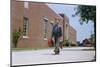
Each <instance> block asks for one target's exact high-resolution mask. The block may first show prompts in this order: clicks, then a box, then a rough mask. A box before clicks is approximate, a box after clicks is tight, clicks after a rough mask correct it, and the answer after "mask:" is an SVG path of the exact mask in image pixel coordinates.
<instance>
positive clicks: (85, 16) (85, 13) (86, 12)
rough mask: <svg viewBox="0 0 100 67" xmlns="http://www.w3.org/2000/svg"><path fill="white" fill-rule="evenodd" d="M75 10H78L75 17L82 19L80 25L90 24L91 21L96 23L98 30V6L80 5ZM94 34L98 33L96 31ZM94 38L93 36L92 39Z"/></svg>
mask: <svg viewBox="0 0 100 67" xmlns="http://www.w3.org/2000/svg"><path fill="white" fill-rule="evenodd" d="M75 9H76V13H75V14H74V15H73V16H74V17H75V16H79V17H80V19H79V21H80V24H83V22H85V23H88V22H89V21H92V22H93V23H94V28H96V6H86V5H79V6H78V7H77V8H75ZM94 32H96V31H95V30H94ZM92 36H93V35H91V37H92ZM94 36H95V33H94ZM92 38H93V37H92ZM94 42H95V37H94ZM94 48H96V45H94Z"/></svg>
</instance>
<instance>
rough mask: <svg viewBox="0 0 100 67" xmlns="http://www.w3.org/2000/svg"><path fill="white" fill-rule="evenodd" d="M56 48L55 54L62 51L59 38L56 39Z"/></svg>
mask: <svg viewBox="0 0 100 67" xmlns="http://www.w3.org/2000/svg"><path fill="white" fill-rule="evenodd" d="M55 40H56V41H55V49H54V52H55V54H59V52H60V49H59V39H55Z"/></svg>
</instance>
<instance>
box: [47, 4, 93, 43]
mask: <svg viewBox="0 0 100 67" xmlns="http://www.w3.org/2000/svg"><path fill="white" fill-rule="evenodd" d="M48 6H49V7H50V8H51V9H52V10H54V11H55V12H56V13H64V14H65V15H66V16H67V17H68V18H69V23H70V25H71V26H72V27H73V28H74V29H75V30H76V31H77V35H76V36H77V37H76V38H77V41H80V42H82V40H84V39H85V38H89V37H90V35H91V34H92V33H94V24H93V23H92V21H89V22H88V24H86V23H84V24H83V25H81V24H80V22H79V16H75V17H72V15H73V14H75V10H74V8H76V7H77V5H68V4H66V5H65V4H48Z"/></svg>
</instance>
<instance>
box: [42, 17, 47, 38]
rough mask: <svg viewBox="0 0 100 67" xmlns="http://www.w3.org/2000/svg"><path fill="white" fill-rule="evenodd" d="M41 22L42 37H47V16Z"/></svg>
mask: <svg viewBox="0 0 100 67" xmlns="http://www.w3.org/2000/svg"><path fill="white" fill-rule="evenodd" d="M43 22H44V39H47V27H48V26H47V25H48V19H47V18H43Z"/></svg>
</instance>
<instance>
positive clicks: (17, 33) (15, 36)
mask: <svg viewBox="0 0 100 67" xmlns="http://www.w3.org/2000/svg"><path fill="white" fill-rule="evenodd" d="M20 36H21V30H20V29H19V30H18V31H14V32H13V33H12V42H13V44H14V47H15V48H16V47H17V43H18V40H19V38H20Z"/></svg>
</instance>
